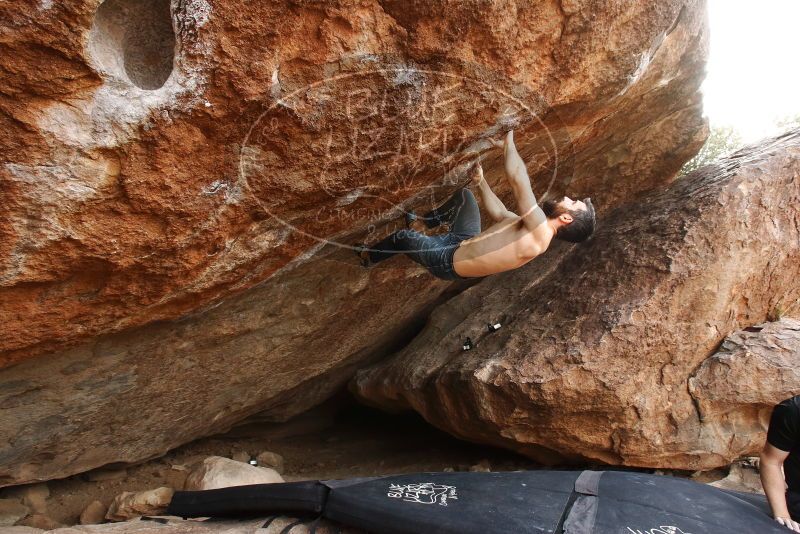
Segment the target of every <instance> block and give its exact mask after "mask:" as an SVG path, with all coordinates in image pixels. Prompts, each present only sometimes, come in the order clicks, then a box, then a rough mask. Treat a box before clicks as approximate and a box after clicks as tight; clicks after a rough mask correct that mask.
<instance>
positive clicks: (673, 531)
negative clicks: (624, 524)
mask: <svg viewBox="0 0 800 534" xmlns="http://www.w3.org/2000/svg"><path fill="white" fill-rule="evenodd" d="M628 532H630V533H631V534H691V532H685V531H683V530H681V529H680V527H674V526H661V527H653V528H651V529H649V530H639V529H636V530H634V529H632V528H631V527H628Z"/></svg>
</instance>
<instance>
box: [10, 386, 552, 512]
mask: <svg viewBox="0 0 800 534" xmlns="http://www.w3.org/2000/svg"><path fill="white" fill-rule="evenodd" d="M165 430H168V429H165ZM263 451H272V452H275V453H278V454H280V455H281V456H283V458H284V461H285V468H284V472H283V476H284V478H285V479H286V481H296V480H309V479H323V480H324V479H336V478H350V477H361V476H374V475H385V474H393V473H412V472H421V471H442V470H444V469H446V468H452V469H454V470H457V471H460V470H469V468H470V467H471V466H473V465H476V464H479V463H481V462H483V464H482V465H484V466H486V465H487V464H486V462H487V461H488V465H489V466H491V469H492V470H493V471H504V470H518V469H536V468H537V467H539V466H538V465H537V464H535V463H534V462H533V461H531V460H529V459H526V458H524V457H522V456H519V455H516V454H514V453H511V452H508V451H504V450H501V449H496V448H492V447H486V446H479V445H474V444H470V443H466V442H463V441H460V440H457V439H455V438H453V437H452V436H450V435H448V434H445V433H444V432H441V431H439V430H437V429H435V428H433V427H431V426H430V425H428V424H427V423H426V422H425V421H424V420H423V419H422V418H420V417H419V416H418V415H416V414H410V413H409V414H401V415H390V414H386V413H383V412H378V411H375V410H372V409H369V408H365V407H363V406H359V405H357V404H355V403H353V402H350V401H347V400H344V401H342V400H338V401H335V402H331V403H329V404H327V405H324V406H322V407H320V408H318V409H315V410H312V411H311V412H309V413H307V414H304V415H301V416H299V417H297V418H296V419H294V420H292V421H289V422H287V423H282V424H275V423H259V422H258V421H257V419H254V420H252V422H250V423H249V424H247V425H244V426H239V427H236V428H234V429H233V430H231V431H230V432H228V433H226V434H223V435H218V436H213V437H209V438H204V439H200V440H197V441H194V442H192V443H188V444H186V445H184V446H182V447H180V448H178V449H175V450H173V451H170V452H169V453H168V454H166V455H165V456H163V457H161V458H158V459H155V460H151V461H148V462H145V463H142V464H139V465H136V466H131V467H128V468H127V469H125V468H122V469H98V470H95V471H91V472H88V473H83V474H80V475H75V476H72V477H69V478H66V479H62V480H53V481H50V482H48V483H47V486H48V488H49V490H50V497H49V498H48V499H47V503H46V504H47V509H46V514H47V515H48V516H49V517H51V518H52V519H54V520H56V521H58V522H59V523H62V524H65V525H72V524H76V523H77V522H78V518H79V516H80V513H81V511H82V510H83V509H84V508H85V507H86V506H87V505H88V504H89V503H91V502H92V501H94V500H99V501H101V502H102V503H103V504H104V505H106V506H107V505H109V504H110V503H111V501H112V500H113V499H114V497H115V496H117V495H118V494H120V493H122V492H123V491H142V490H147V489H152V488H156V487H159V486H169V485H170V484H169V483H168V481H167V473H168V472H169V471H170V470H171V466H172V465H173V464H186V463H190V462H191V461H192V460H194V459H197V458H201V457H205V456H211V455H216V456H225V457H229V458H230V457H232V456H233V455H234V454H237V453H239V454H241V453H242V452H245V453H247V454H248V455H249V456H251V457H255V456H257V455H258V454H259V453H261V452H263ZM8 490H9V489H8V488H6V489H3V490H0V498H3V497H4V496H7V494H8Z"/></svg>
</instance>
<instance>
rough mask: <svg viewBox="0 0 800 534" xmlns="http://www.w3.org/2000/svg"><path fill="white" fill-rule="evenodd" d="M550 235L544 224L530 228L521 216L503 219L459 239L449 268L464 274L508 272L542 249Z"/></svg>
mask: <svg viewBox="0 0 800 534" xmlns="http://www.w3.org/2000/svg"><path fill="white" fill-rule="evenodd" d="M537 209H538V208H537ZM552 237H553V236H552V232H551V231H549V228H548V227H547V225H542V227H537V229H535V230H534V231H531V230H530V229H528V228H527V227H526V226H525V224H523V222H522V218H521V217H516V218H508V219H504V220H502V221H500V222H498V223H496V224H495V225H493V226H491V227H489V228H487V229H486V230H484V231H483V232H481V233H480V234H478V235H476V236H475V237H471V238H469V239H465V240H464V241H462V242H461V243H460V245H459V247H458V248H457V249H456V251H455V253H454V255H453V269H454V270H455V272H456V273H457V274H459V275H460V276H464V277H476V276H488V275H490V274H495V273H499V272H503V271H510V270H511V269H516V268H517V267H521V266H522V265H525V264H526V263H528V262H529V261H531V260H532V259H534V258H535V257H536V256H538V255H540V254H541V253H542V252H544V251H545V250H546V249H547V247H548V246H549V245H550V241H551V240H552Z"/></svg>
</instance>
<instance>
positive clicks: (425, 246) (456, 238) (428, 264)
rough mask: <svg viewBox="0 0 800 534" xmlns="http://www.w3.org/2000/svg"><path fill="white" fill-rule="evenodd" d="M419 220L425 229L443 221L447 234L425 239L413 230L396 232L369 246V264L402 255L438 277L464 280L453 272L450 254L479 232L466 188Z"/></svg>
mask: <svg viewBox="0 0 800 534" xmlns="http://www.w3.org/2000/svg"><path fill="white" fill-rule="evenodd" d="M421 219H422V221H423V222H424V223H425V224H426V226H427V227H428V228H436V227H437V226H439V225H441V224H443V223H445V222H447V223H448V224H450V232H448V233H446V234H439V235H434V236H427V235H425V234H422V233H420V232H417V231H416V230H410V229H402V230H398V231H397V232H395V233H393V234H392V235H390V236H388V237H387V238H385V239H383V240H382V241H380V242H378V243H376V244H374V245H372V246H371V247H370V249H371V250H370V252H369V259H370V262H372V263H379V262H382V261H384V260H386V259H389V258H391V257H392V256H395V255H397V254H405V255H406V256H408V257H409V258H411V259H412V260H414V261H415V262H417V263H419V264H420V265H422V266H423V267H425V268H427V269H428V271H430V273H431V274H432V275H434V276H436V277H438V278H442V279H444V280H464V279H465V277H463V276H460V275H458V274H457V273H456V272H455V270H454V269H453V255H454V254H455V252H456V249H457V248H458V247H459V245H460V243H461V242H462V241H463V240H465V239H469V238H470V237H474V236H476V235H478V234H479V233H481V213H480V210H479V209H478V202H477V201H476V200H475V196H474V195H473V194H472V191H470V190H469V189H466V188H464V189H461V190H459V191H456V192H455V193H454V194H453V196H452V197H450V199H449V200H448V201H447V202H445V203H444V204H442V205H441V206H439V207H438V208H436V209H434V210H432V211H430V212H428V213H427V214H425V215H424V216H423V217H422V218H421Z"/></svg>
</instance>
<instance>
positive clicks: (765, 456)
mask: <svg viewBox="0 0 800 534" xmlns="http://www.w3.org/2000/svg"><path fill="white" fill-rule="evenodd" d="M787 456H789V452H788V451H782V450H781V449H779V448H777V447H775V446H774V445H771V444H770V443H766V444H765V445H764V449H763V450H762V451H761V462H760V471H761V485H762V486H763V487H764V493H765V494H766V495H767V501H769V506H770V508H771V509H772V515H773V516H774V517H775V520H776V521H778V523H780V524H782V525H784V526H785V527H787V528H788V529H789V530H792V531H794V532H800V525H798V523H797V522H795V521H794V520H792V518H791V517H789V508H788V506H787V505H786V487H785V483H784V478H783V462H784V460H786V457H787Z"/></svg>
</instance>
